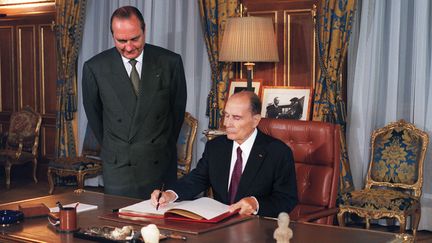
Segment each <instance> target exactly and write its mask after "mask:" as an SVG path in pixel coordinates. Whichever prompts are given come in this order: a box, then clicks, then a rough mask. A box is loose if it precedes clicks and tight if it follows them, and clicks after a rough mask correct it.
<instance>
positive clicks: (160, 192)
mask: <svg viewBox="0 0 432 243" xmlns="http://www.w3.org/2000/svg"><path fill="white" fill-rule="evenodd" d="M164 186H165V183H162V187H161V189H160V191H159V195H158V198H157V205H156V210H158V209H159V200H160V199H161V197H162V192H163V190H164Z"/></svg>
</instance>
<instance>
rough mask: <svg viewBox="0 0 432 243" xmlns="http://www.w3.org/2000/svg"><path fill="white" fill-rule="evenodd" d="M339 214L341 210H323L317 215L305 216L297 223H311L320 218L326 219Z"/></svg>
mask: <svg viewBox="0 0 432 243" xmlns="http://www.w3.org/2000/svg"><path fill="white" fill-rule="evenodd" d="M338 212H339V208H329V209H323V210H321V211H318V212H316V213H312V214H309V215H306V216H303V217H301V218H299V219H297V221H299V222H311V221H314V220H317V219H320V218H324V217H327V216H331V215H334V214H337V213H338Z"/></svg>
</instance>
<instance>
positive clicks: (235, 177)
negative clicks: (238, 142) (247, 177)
mask: <svg viewBox="0 0 432 243" xmlns="http://www.w3.org/2000/svg"><path fill="white" fill-rule="evenodd" d="M241 154H242V150H241V148H240V147H237V160H236V162H235V165H234V169H233V172H232V175H231V184H230V187H229V191H228V194H229V197H230V203H231V204H233V203H235V201H234V200H235V196H236V194H237V188H238V185H239V183H240V177H241V175H242V167H243V159H242V155H241Z"/></svg>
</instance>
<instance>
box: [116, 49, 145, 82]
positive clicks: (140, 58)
mask: <svg viewBox="0 0 432 243" xmlns="http://www.w3.org/2000/svg"><path fill="white" fill-rule="evenodd" d="M143 56H144V51H142V52H141V54H140V55H139V56H138V57H137V58H135V60H137V63H136V64H135V67H136V69H137V71H138V75H139V77H140V78H141V69H142V63H143ZM121 58H122V60H123V65H124V67H125V68H126V72H127V74H128V76H129V77H130V74H131V72H132V64H130V63H129V61H130V60H131V59H129V58H126V57H124V56H121Z"/></svg>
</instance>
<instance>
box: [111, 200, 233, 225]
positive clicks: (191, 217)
mask: <svg viewBox="0 0 432 243" xmlns="http://www.w3.org/2000/svg"><path fill="white" fill-rule="evenodd" d="M237 213H238V211H234V212H232V213H230V212H229V206H228V205H226V204H223V203H220V202H218V201H216V200H214V199H211V198H208V197H201V198H198V199H196V200H193V201H182V202H175V203H170V204H168V205H167V206H165V207H159V209H158V210H156V208H155V206H153V205H152V204H151V201H150V200H146V201H142V202H139V203H136V204H133V205H130V206H127V207H124V208H121V209H119V213H118V214H119V217H120V218H126V219H135V220H139V218H140V217H144V218H158V219H170V220H182V221H192V222H203V223H217V222H220V221H222V220H224V219H226V218H228V217H230V216H232V215H235V214H237Z"/></svg>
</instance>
